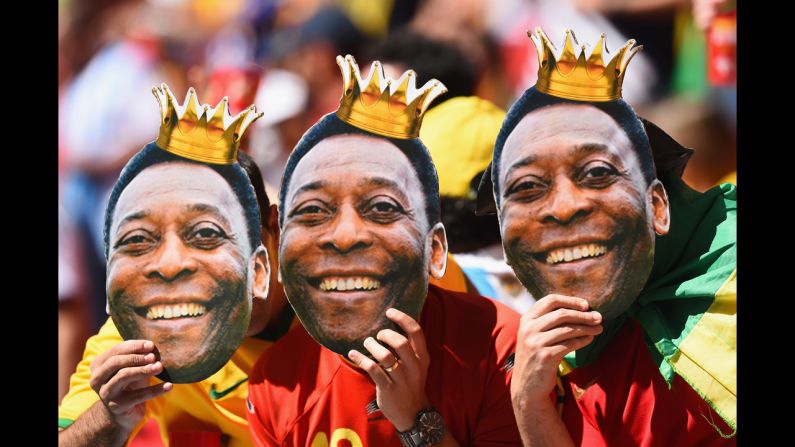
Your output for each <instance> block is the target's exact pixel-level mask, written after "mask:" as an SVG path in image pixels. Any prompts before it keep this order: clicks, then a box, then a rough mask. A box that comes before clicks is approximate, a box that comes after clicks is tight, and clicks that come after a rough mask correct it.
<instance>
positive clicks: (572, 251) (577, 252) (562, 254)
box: [546, 244, 607, 264]
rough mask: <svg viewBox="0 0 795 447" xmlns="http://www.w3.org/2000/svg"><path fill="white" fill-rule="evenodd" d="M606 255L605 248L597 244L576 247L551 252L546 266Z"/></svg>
mask: <svg viewBox="0 0 795 447" xmlns="http://www.w3.org/2000/svg"><path fill="white" fill-rule="evenodd" d="M605 253H607V247H605V246H604V245H599V244H586V245H578V246H576V247H568V248H561V249H558V250H552V251H550V252H549V254H547V259H546V261H547V264H560V263H563V262H572V261H576V260H578V259H583V258H595V257H598V256H602V255H604V254H605Z"/></svg>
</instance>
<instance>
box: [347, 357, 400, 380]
mask: <svg viewBox="0 0 795 447" xmlns="http://www.w3.org/2000/svg"><path fill="white" fill-rule="evenodd" d="M348 358H349V359H351V361H352V362H353V363H354V364H356V366H358V367H359V368H361V369H363V370H364V372H366V373H367V375H369V376H370V378H371V379H373V382H375V385H376V386H377V387H380V388H382V389H385V388H387V387H388V386H389V385H390V383H392V379H390V378H389V376H388V375H387V373H386V371H384V369H383V368H381V367H380V366H378V364H377V363H375V362H374V361H373V360H371V359H369V358H368V357H367V356H366V355H364V354H362V353H361V352H359V351H357V350H355V349H351V350H350V351H349V352H348Z"/></svg>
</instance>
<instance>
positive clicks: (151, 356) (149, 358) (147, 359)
mask: <svg viewBox="0 0 795 447" xmlns="http://www.w3.org/2000/svg"><path fill="white" fill-rule="evenodd" d="M154 360H155V355H154V354H152V353H149V354H146V355H145V356H144V361H145V362H146V363H151V362H153V361H154Z"/></svg>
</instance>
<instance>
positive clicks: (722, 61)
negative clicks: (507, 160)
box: [58, 0, 737, 446]
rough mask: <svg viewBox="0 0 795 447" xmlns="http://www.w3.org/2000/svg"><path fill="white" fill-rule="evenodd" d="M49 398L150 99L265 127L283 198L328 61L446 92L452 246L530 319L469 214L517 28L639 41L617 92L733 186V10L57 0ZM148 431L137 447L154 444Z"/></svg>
mask: <svg viewBox="0 0 795 447" xmlns="http://www.w3.org/2000/svg"><path fill="white" fill-rule="evenodd" d="M58 4H59V46H58V48H59V52H58V67H59V69H58V85H59V111H60V113H59V131H58V135H59V146H58V159H59V251H58V255H59V270H58V288H59V290H58V293H59V297H58V298H59V347H60V349H59V352H60V358H59V397H58V400H59V402H60V399H61V398H62V397H63V395H64V394H65V393H66V390H67V389H68V380H69V375H70V373H71V372H72V371H74V368H75V365H76V364H77V362H78V361H79V359H80V358H81V356H82V351H83V347H84V343H85V340H86V338H87V337H88V336H90V335H92V334H94V333H96V331H97V330H98V328H99V327H100V325H101V324H102V323H103V322H104V321H105V320H106V318H107V314H106V312H105V306H106V305H105V295H104V284H105V281H104V278H105V271H104V265H105V260H104V254H103V246H102V222H103V218H104V211H105V205H106V203H107V197H108V194H109V193H110V189H111V188H112V186H113V183H114V182H115V180H116V179H117V177H118V175H119V172H120V170H121V168H122V167H123V166H124V164H125V163H126V162H127V160H128V159H129V158H130V156H131V155H133V154H134V153H135V152H137V151H138V150H140V148H141V147H142V146H143V145H145V144H146V143H148V142H150V141H152V140H153V139H155V138H156V137H157V133H158V120H159V111H158V107H157V106H156V101H155V99H154V98H153V97H152V95H151V93H150V91H151V88H152V86H155V85H159V84H160V83H161V82H166V83H167V84H168V85H169V87H170V88H171V90H172V91H173V92H174V93H175V95H177V97H178V99H179V100H180V102H181V101H182V100H183V98H184V96H183V95H184V94H185V92H186V91H187V89H188V87H189V86H193V87H195V88H196V89H197V92H198V95H199V100H200V101H201V102H202V103H208V104H210V105H212V106H214V105H215V104H216V103H217V102H218V101H219V100H220V99H221V98H222V97H223V96H228V97H229V98H230V108H231V111H232V113H233V114H236V113H237V112H239V111H241V110H242V109H243V108H245V107H246V106H248V105H249V104H251V103H255V104H256V105H257V107H258V109H260V110H263V111H264V112H265V115H264V117H263V118H262V119H260V120H259V121H257V122H256V123H255V124H254V125H253V127H254V128H253V129H252V130H251V131H250V132H249V133H248V134H249V135H248V136H247V137H246V138H247V141H244V143H243V145H242V148H243V150H245V151H246V152H248V153H249V154H251V155H252V156H253V157H254V159H255V160H256V162H257V164H258V165H259V167H260V169H261V171H262V173H263V177H264V178H265V180H266V182H267V183H268V188H269V193H270V195H271V201H273V202H275V201H276V199H277V195H276V191H277V188H278V184H279V180H280V176H281V172H282V168H283V166H284V163H285V162H286V159H287V156H288V155H289V152H290V150H291V149H292V147H293V146H294V145H295V143H296V142H297V141H298V139H299V138H300V137H301V135H302V134H303V132H304V131H305V130H306V129H307V128H308V127H310V126H311V125H312V124H313V123H314V122H315V121H316V120H317V119H318V118H320V117H321V116H322V115H324V114H326V113H328V112H331V111H334V110H336V108H337V106H338V105H339V98H340V95H341V85H342V83H341V76H340V72H339V68H338V67H337V64H336V62H335V57H336V56H337V55H345V54H351V55H353V56H354V57H356V59H357V61H358V62H359V66H360V68H361V70H362V72H363V73H362V74H363V76H366V74H367V73H368V72H369V64H370V61H372V60H374V59H378V60H381V61H382V62H384V64H385V69H386V70H387V74H388V75H391V76H392V77H395V78H397V77H398V76H399V75H400V74H401V73H402V72H403V70H405V69H407V68H408V67H411V68H412V69H414V71H416V72H417V75H418V81H419V82H418V86H419V85H422V84H423V83H425V82H426V81H427V80H429V79H430V78H437V79H439V80H441V81H442V82H443V83H444V84H445V85H446V86H447V87H448V89H449V92H448V93H447V94H445V95H443V96H442V97H440V98H439V99H437V101H436V102H435V103H434V106H433V108H432V109H430V111H429V112H428V114H427V115H426V119H425V122H424V124H423V130H422V132H423V133H422V135H421V137H422V139H423V141H425V143H426V145H427V146H428V147H429V149H430V150H431V152H432V156H433V158H434V161H435V162H436V163H437V169H438V171H439V176H440V187H441V193H442V196H443V204H442V209H443V220H444V222H445V226H446V227H447V229H448V239H449V240H450V248H451V252H452V253H455V255H456V260H457V262H458V264H459V265H460V266H461V267H462V269H463V270H464V271H465V273H467V275H468V278H469V280H470V281H471V283H472V284H473V285H474V286H475V287H476V288H477V289H478V291H479V292H480V293H481V294H483V295H485V296H489V297H491V298H495V299H500V300H502V301H504V302H506V303H508V304H509V305H511V306H513V307H514V308H515V309H517V310H518V311H520V312H521V311H524V310H526V309H527V307H528V306H529V305H530V304H532V302H533V299H532V297H530V296H529V295H527V292H526V291H525V290H524V289H523V288H522V287H521V285H519V283H518V282H516V281H515V279H513V278H512V274H511V273H510V269H509V268H508V267H507V266H506V265H505V264H504V262H503V261H502V251H501V247H500V245H499V232H498V229H497V223H496V217H494V216H490V217H477V218H476V217H475V216H474V215H473V214H472V210H473V209H474V197H475V196H474V188H475V186H476V185H477V183H478V181H479V178H480V174H481V173H482V172H483V170H484V169H485V167H486V164H487V163H488V161H489V159H490V155H491V147H492V144H493V142H494V138H495V137H496V134H497V132H498V130H499V126H500V123H501V121H502V118H503V117H504V114H505V110H507V108H508V107H510V105H511V103H512V102H513V101H514V100H515V99H516V98H517V97H518V96H519V95H520V94H521V93H522V92H523V91H524V90H525V89H526V88H528V87H530V86H531V85H533V84H534V83H535V80H536V70H537V56H536V51H535V48H534V47H533V44H532V42H531V41H530V39H529V38H528V37H527V31H528V30H532V29H534V28H535V27H536V26H541V27H542V28H543V30H544V31H545V32H546V33H547V35H548V36H549V37H550V39H551V40H552V41H553V43H555V45H557V46H558V48H559V49H560V48H562V44H563V36H564V30H565V29H566V28H571V29H573V30H574V31H575V32H576V36H577V38H578V40H579V42H580V44H586V46H587V47H588V48H589V49H588V53H590V51H591V50H592V48H593V47H592V46H593V44H594V43H595V42H596V41H597V39H598V37H599V34H600V33H602V32H604V33H605V34H606V41H607V47H608V49H609V50H611V51H615V50H617V49H619V48H620V47H621V46H623V44H624V43H625V42H626V41H627V39H629V38H633V39H636V40H637V41H638V43H639V44H642V45H643V46H644V49H643V51H641V53H639V55H638V56H636V57H635V59H634V60H633V62H632V64H631V65H630V68H629V70H628V72H627V75H626V78H625V82H624V98H625V99H626V100H627V101H628V102H629V103H630V104H631V105H632V106H633V107H634V108H635V109H636V111H637V112H638V114H639V115H641V116H642V117H644V118H647V119H649V120H651V121H652V122H654V123H656V124H657V125H658V126H659V127H661V128H662V129H664V130H665V131H666V132H668V133H669V134H670V135H671V136H673V137H674V138H675V139H676V140H678V141H679V142H681V143H682V144H684V145H685V146H687V147H690V148H693V149H694V150H695V154H694V156H693V158H692V160H691V162H690V164H689V165H688V168H687V170H686V171H685V173H684V177H685V180H686V182H687V183H689V184H690V185H691V186H692V187H693V188H695V189H697V190H702V191H703V190H706V189H708V188H710V187H712V186H713V185H715V184H718V183H723V182H733V183H736V175H735V171H736V138H735V136H736V103H737V102H736V86H735V85H736V83H735V79H736V71H735V70H736V56H735V52H734V51H735V48H736V2H735V1H731V0H729V1H727V0H59V3H58ZM159 444H160V441H159V437H158V435H157V433H156V432H154V434H152V433H151V432H147V431H143V432H142V434H141V435H139V439H138V440H137V441H136V444H134V445H139V446H142V445H159Z"/></svg>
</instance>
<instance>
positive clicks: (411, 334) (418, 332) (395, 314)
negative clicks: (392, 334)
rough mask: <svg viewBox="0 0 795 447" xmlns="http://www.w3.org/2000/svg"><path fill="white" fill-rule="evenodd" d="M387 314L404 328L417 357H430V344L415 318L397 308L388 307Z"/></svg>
mask: <svg viewBox="0 0 795 447" xmlns="http://www.w3.org/2000/svg"><path fill="white" fill-rule="evenodd" d="M386 316H387V318H389V319H390V320H392V321H394V322H395V323H397V325H398V326H400V328H401V329H403V332H405V333H406V336H407V337H408V340H409V343H410V344H411V348H412V350H413V351H414V353H415V354H416V356H417V357H419V358H421V359H427V358H429V357H428V345H427V344H426V342H425V334H424V333H423V332H422V327H421V326H420V324H419V323H417V321H416V320H415V319H413V318H411V317H410V316H408V315H407V314H406V313H404V312H401V311H399V310H397V309H395V308H389V309H387V311H386ZM398 355H400V353H398Z"/></svg>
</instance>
